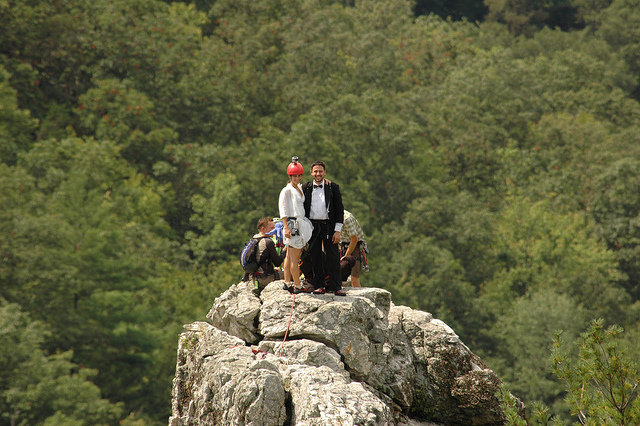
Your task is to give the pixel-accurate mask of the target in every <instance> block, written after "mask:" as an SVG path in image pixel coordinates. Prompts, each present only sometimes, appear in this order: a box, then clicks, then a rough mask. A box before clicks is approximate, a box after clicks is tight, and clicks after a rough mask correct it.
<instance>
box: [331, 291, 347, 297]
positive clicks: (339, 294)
mask: <svg viewBox="0 0 640 426" xmlns="http://www.w3.org/2000/svg"><path fill="white" fill-rule="evenodd" d="M333 294H335V295H336V296H346V295H347V293H345V292H344V291H342V290H336V291H334V292H333Z"/></svg>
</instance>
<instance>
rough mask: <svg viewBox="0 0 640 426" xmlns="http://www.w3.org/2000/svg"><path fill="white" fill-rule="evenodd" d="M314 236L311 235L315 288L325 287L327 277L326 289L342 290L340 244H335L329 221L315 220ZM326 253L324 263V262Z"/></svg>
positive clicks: (312, 221)
mask: <svg viewBox="0 0 640 426" xmlns="http://www.w3.org/2000/svg"><path fill="white" fill-rule="evenodd" d="M311 223H312V224H313V234H312V235H311V241H313V245H312V246H311V263H312V265H313V281H312V282H313V286H314V287H315V288H321V287H325V277H327V283H326V289H327V290H329V291H336V290H340V289H342V279H341V277H340V255H339V254H338V244H333V242H332V241H331V240H332V238H333V233H334V229H333V226H332V225H331V223H330V222H329V221H328V220H313V219H311ZM323 251H324V262H323Z"/></svg>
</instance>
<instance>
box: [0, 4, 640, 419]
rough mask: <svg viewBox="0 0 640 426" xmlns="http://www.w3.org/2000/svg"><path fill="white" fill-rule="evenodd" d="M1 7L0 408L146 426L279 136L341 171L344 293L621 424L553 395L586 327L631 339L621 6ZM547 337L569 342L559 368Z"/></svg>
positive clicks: (632, 346) (156, 415) (285, 153)
mask: <svg viewBox="0 0 640 426" xmlns="http://www.w3.org/2000/svg"><path fill="white" fill-rule="evenodd" d="M0 20H1V22H2V28H1V29H0V352H2V357H0V362H1V363H2V368H1V369H0V370H1V372H0V411H1V412H2V416H1V417H0V422H2V423H3V424H33V423H45V424H61V423H68V424H92V425H93V424H114V423H117V422H118V421H122V422H124V423H125V424H127V423H128V424H135V423H136V422H142V423H153V422H157V423H165V422H166V420H167V416H168V415H169V413H170V384H171V378H172V376H173V373H174V371H173V368H174V365H175V349H176V348H175V345H176V342H177V333H178V332H179V331H180V328H181V326H182V324H183V323H186V322H191V321H194V320H202V319H203V318H204V315H205V314H206V312H207V309H208V308H209V307H210V305H211V303H212V302H213V299H214V298H215V297H216V296H217V295H218V294H220V292H221V291H223V290H224V289H225V288H227V287H228V286H229V285H230V284H232V283H235V282H237V281H238V280H239V278H240V277H241V268H240V265H239V262H238V261H237V256H238V252H239V250H240V248H241V247H242V244H243V242H244V240H245V239H246V238H247V237H248V236H249V235H250V234H252V233H253V232H254V231H255V223H256V220H257V219H258V218H259V217H261V216H265V215H272V216H277V214H278V212H277V195H278V193H279V191H280V189H281V188H282V186H283V185H284V184H285V182H286V175H285V167H286V165H287V163H288V161H289V159H290V157H291V156H292V155H297V156H299V157H300V159H301V161H302V163H303V164H304V165H305V166H308V165H309V164H310V162H311V161H313V160H315V159H323V160H325V161H326V162H327V164H328V177H329V178H330V179H333V180H335V181H337V182H339V183H340V185H341V187H342V190H343V196H344V202H345V207H346V208H347V209H348V210H350V211H351V212H353V213H354V214H355V216H356V217H357V218H358V220H359V222H360V223H361V225H362V226H363V228H364V230H365V232H366V233H367V234H368V236H369V241H368V243H369V248H370V250H371V254H370V257H369V261H370V265H371V272H370V273H368V274H365V275H364V277H363V283H364V285H367V286H377V287H383V288H386V289H388V290H390V291H391V292H392V294H393V296H392V297H393V300H394V302H395V303H396V304H406V305H409V306H411V307H413V308H417V309H422V310H426V311H429V312H432V313H433V314H434V315H435V316H437V317H439V318H441V319H443V320H444V321H446V322H447V323H448V324H450V325H451V326H452V327H453V328H454V329H455V330H456V331H457V332H458V333H459V334H460V336H461V338H462V340H463V341H465V342H466V343H467V344H468V345H469V346H470V347H471V349H472V350H474V351H475V352H476V353H478V354H479V355H481V356H482V357H483V358H484V359H486V360H487V361H488V362H489V364H490V365H491V367H492V368H494V369H495V370H496V371H497V372H498V374H499V375H500V376H501V377H503V378H504V380H505V382H506V385H507V387H508V389H509V390H510V391H511V392H512V393H513V394H515V395H517V396H518V397H520V398H521V399H523V400H524V401H525V402H527V403H528V402H534V401H540V402H542V403H544V404H546V405H547V406H548V407H549V410H550V412H551V414H553V415H555V416H556V420H558V419H569V416H570V413H571V410H573V413H575V414H577V415H582V416H585V418H586V416H591V417H592V418H594V419H597V418H605V419H612V418H617V419H619V418H627V419H628V418H635V419H637V413H638V411H639V410H640V409H639V407H638V406H637V404H638V402H637V400H635V399H634V400H632V401H630V402H629V404H628V405H629V406H628V407H625V408H624V410H622V409H618V411H615V409H614V411H609V412H607V411H606V410H611V407H598V406H592V407H589V406H588V405H589V403H590V401H593V400H595V399H597V398H596V397H594V396H593V395H594V394H593V393H591V394H589V395H590V398H591V399H590V400H589V399H582V400H576V398H575V396H574V395H571V393H569V394H570V398H569V399H568V402H565V400H564V397H565V394H566V392H567V391H572V390H573V389H574V388H575V386H578V385H577V384H576V383H579V382H580V380H579V379H580V377H579V375H578V373H576V370H580V368H582V370H580V371H583V370H584V368H583V367H580V366H584V365H586V364H585V363H589V362H591V364H588V365H589V366H590V367H592V369H595V370H597V365H596V364H594V363H596V361H597V362H600V361H598V358H597V357H596V354H595V349H590V348H592V347H593V344H591V343H589V342H593V341H595V340H594V339H596V338H597V337H598V336H600V335H601V334H602V333H603V332H602V327H609V326H613V325H614V324H615V325H616V327H622V328H624V329H625V330H627V331H628V333H622V334H620V333H619V329H618V328H615V329H613V330H615V331H616V339H622V340H623V341H624V342H625V343H624V344H623V345H621V347H624V351H622V350H621V351H620V352H615V353H613V352H611V353H612V354H613V355H611V356H614V355H615V356H616V357H618V358H619V359H624V360H626V361H625V362H627V361H628V362H629V363H631V364H629V365H636V366H637V364H634V363H637V354H638V353H640V346H639V345H640V344H639V343H638V340H637V339H635V340H634V339H633V338H632V337H627V338H626V340H625V336H637V335H638V333H640V322H639V320H638V318H640V315H639V314H640V260H639V259H640V257H639V256H638V254H639V251H640V221H639V219H638V218H639V217H640V201H639V198H638V192H639V190H640V104H639V103H638V100H639V99H640V89H639V88H640V82H639V81H638V75H639V71H640V56H639V55H638V52H640V36H639V35H638V32H637V31H636V29H637V27H638V25H633V23H638V22H640V1H638V0H613V1H611V0H600V1H585V0H562V1H560V0H558V1H552V2H538V1H522V0H506V1H494V0H486V1H485V2H484V3H482V2H481V1H478V0H476V1H471V0H458V1H455V2H451V1H440V0H422V1H417V2H415V3H411V2H409V1H406V0H385V1H379V0H378V1H376V0H356V1H324V0H304V1H298V0H295V1H294V0H261V1H250V0H192V1H188V2H177V1H161V0H135V1H131V0H95V1H92V2H87V1H82V0H65V1H63V0H26V1H25V0H22V1H18V0H4V1H2V0H0ZM595 318H601V319H602V320H601V322H598V323H597V324H598V326H599V327H600V328H598V329H594V328H593V326H592V328H591V334H589V335H583V337H582V339H583V340H579V339H580V336H581V333H582V332H583V331H584V330H585V329H587V327H589V324H590V323H591V321H592V320H593V319H595ZM559 329H562V330H564V333H563V339H564V341H565V342H568V343H566V345H569V346H571V345H572V343H571V342H574V341H575V342H580V341H582V342H583V343H582V346H581V351H582V352H581V353H572V352H571V351H567V354H565V355H562V356H563V358H562V361H563V362H564V364H563V365H564V366H571V365H577V366H578V367H576V368H575V369H574V370H572V369H570V368H568V367H566V368H564V369H562V368H560V367H559V366H558V365H556V373H558V372H560V374H561V375H562V374H564V376H562V377H564V379H565V380H566V383H563V381H561V380H558V376H556V375H554V374H553V371H554V370H553V366H552V363H551V360H550V355H551V348H552V344H553V337H554V333H555V331H556V330H559ZM585 336H586V337H585ZM577 344H578V343H576V344H575V345H577ZM590 344H591V346H589V345H590ZM10 348H11V349H10ZM616 349H617V347H616ZM589 351H591V352H589ZM574 352H575V351H574ZM625 354H635V357H636V359H633V357H632V356H630V355H625ZM558 356H559V355H557V356H556V361H558V359H559V358H557V357H558ZM572 360H574V361H572ZM572 363H573V364H572ZM580 363H582V364H580ZM594 365H595V367H594ZM621 365H625V366H626V365H627V364H624V362H622V361H621ZM625 368H626V367H625ZM629 368H630V367H629ZM629 368H627V370H625V371H633V372H634V374H635V373H637V369H636V370H633V369H631V370H630V369H629ZM634 368H635V367H634ZM594 374H595V373H594ZM613 376H614V375H613V374H612V377H613ZM585 377H586V376H585ZM624 377H625V380H626V382H624V384H623V385H621V386H622V388H621V389H622V390H621V391H620V392H627V394H628V393H629V392H630V391H629V386H631V387H632V386H633V383H634V382H633V380H635V381H636V382H635V383H636V384H637V380H638V376H637V374H635V375H633V374H631V373H629V374H627V375H626V376H624ZM583 380H588V378H587V379H584V377H583ZM567 384H568V386H567ZM625 386H626V387H625ZM71 388H73V389H84V390H83V391H82V392H81V393H78V392H74V393H70V392H69V389H71ZM636 394H637V392H636ZM571 404H573V406H572V405H571ZM633 404H636V405H633ZM576 406H578V407H579V408H578V409H576V408H575V407H576ZM598 410H600V411H598ZM603 412H605V414H602V413H603ZM616 416H618V417H616ZM629 416H631V417H629ZM633 416H635V417H633ZM574 420H582V418H579V417H574Z"/></svg>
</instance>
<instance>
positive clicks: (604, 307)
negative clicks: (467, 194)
mask: <svg viewBox="0 0 640 426" xmlns="http://www.w3.org/2000/svg"><path fill="white" fill-rule="evenodd" d="M502 214H503V216H502V218H501V219H500V221H499V222H498V224H497V226H496V240H495V242H494V247H495V248H494V250H495V256H496V257H497V259H499V260H500V263H501V265H502V267H501V268H499V269H497V270H496V273H495V275H494V277H493V279H491V280H489V281H487V282H486V283H485V286H484V288H483V296H482V297H483V298H484V299H485V301H486V302H487V303H488V305H489V306H492V311H493V312H494V313H496V314H498V315H500V314H502V313H504V312H505V310H507V309H509V307H510V306H511V305H512V303H513V302H514V301H516V300H517V299H518V298H520V297H522V296H524V295H526V294H528V293H529V292H531V291H532V290H536V291H537V290H542V289H551V288H553V289H555V291H557V292H559V293H561V294H566V295H568V296H570V297H572V298H576V300H580V301H581V303H582V304H583V305H584V307H585V308H586V309H588V310H589V311H590V312H592V315H594V316H606V317H607V318H608V319H609V320H611V321H619V322H622V323H624V322H625V321H626V319H627V316H626V314H625V313H624V312H621V310H620V306H626V305H629V303H630V298H629V295H628V294H627V293H626V292H625V291H624V289H622V288H621V287H620V286H619V285H617V284H616V282H617V281H618V280H619V279H620V278H622V276H621V274H620V272H619V271H618V270H617V269H616V264H615V259H614V256H613V253H612V252H611V251H609V250H607V249H606V248H605V247H603V246H601V245H600V244H599V243H598V242H597V240H596V239H595V237H594V236H593V225H592V224H591V223H589V222H588V221H587V220H586V218H585V217H584V215H583V214H579V213H557V212H554V211H553V209H551V208H550V203H549V201H546V200H543V201H538V202H535V203H532V202H530V201H528V200H527V199H526V198H518V197H514V198H511V199H510V200H509V202H508V207H506V208H505V209H504V211H503V213H502Z"/></svg>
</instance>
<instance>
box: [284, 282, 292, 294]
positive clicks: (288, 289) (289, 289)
mask: <svg viewBox="0 0 640 426" xmlns="http://www.w3.org/2000/svg"><path fill="white" fill-rule="evenodd" d="M282 289H283V290H287V291H288V292H289V293H292V294H293V289H294V287H293V284H292V285H290V286H289V285H287V283H284V284H283V285H282Z"/></svg>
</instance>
